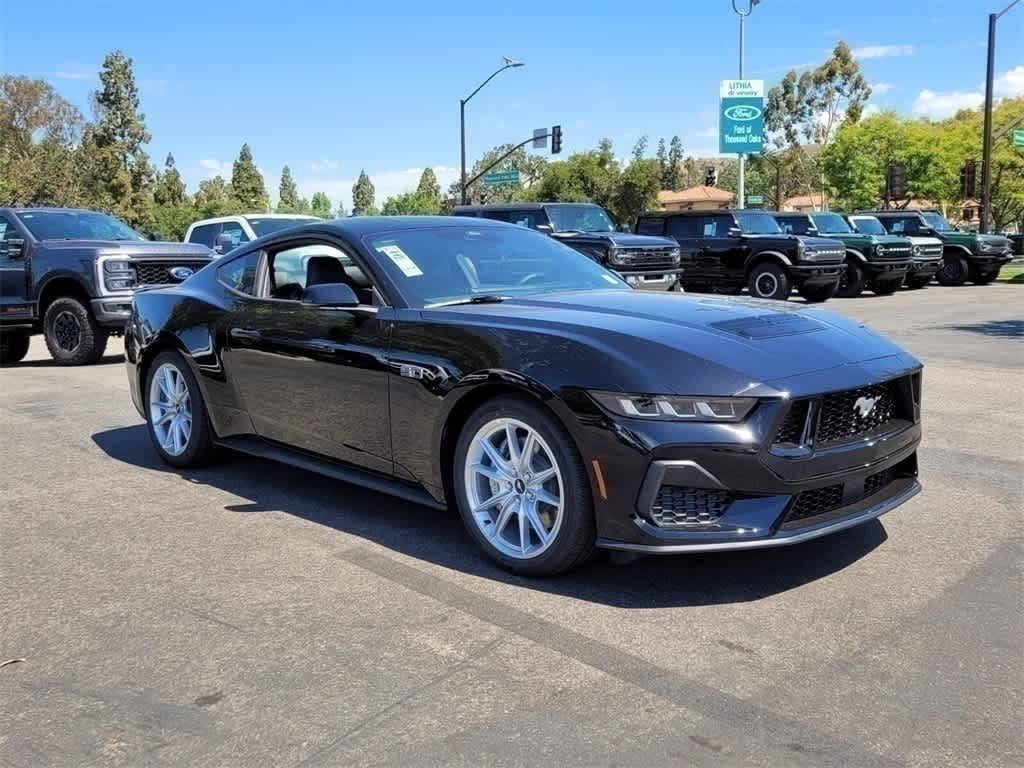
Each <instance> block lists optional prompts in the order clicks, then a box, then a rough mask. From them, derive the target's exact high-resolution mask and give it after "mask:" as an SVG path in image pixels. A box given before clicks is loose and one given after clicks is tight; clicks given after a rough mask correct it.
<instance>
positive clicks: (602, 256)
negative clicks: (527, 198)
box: [452, 203, 682, 291]
mask: <svg viewBox="0 0 1024 768" xmlns="http://www.w3.org/2000/svg"><path fill="white" fill-rule="evenodd" d="M452 215H453V216H476V217H482V218H485V219H496V220H497V221H507V222H509V223H511V224H519V225H520V226H524V227H529V228H530V229H536V230H537V231H538V232H544V233H546V234H548V235H550V236H551V237H553V238H555V239H556V240H558V241H559V242H562V243H565V244H566V245H568V246H571V247H572V248H574V249H576V250H577V251H579V252H580V253H583V254H585V255H587V256H589V257H590V258H592V259H593V260H594V261H596V262H598V263H599V264H603V265H604V266H606V267H608V269H611V270H613V271H614V272H617V273H618V274H619V275H621V276H622V277H623V278H625V280H626V282H628V283H629V284H630V285H632V286H634V287H635V288H643V289H645V290H655V291H671V290H677V289H678V287H679V275H680V273H681V272H682V269H680V267H679V246H678V245H676V243H675V242H673V241H672V240H670V239H668V238H665V237H641V236H638V235H634V234H630V233H629V232H618V231H616V230H615V227H614V225H613V224H612V220H611V218H610V217H609V216H608V214H607V213H606V212H605V210H604V208H602V207H601V206H599V205H595V204H593V203H505V204H494V205H459V206H456V207H455V210H453V211H452ZM627 229H628V227H627Z"/></svg>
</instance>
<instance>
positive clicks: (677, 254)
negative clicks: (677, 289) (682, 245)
mask: <svg viewBox="0 0 1024 768" xmlns="http://www.w3.org/2000/svg"><path fill="white" fill-rule="evenodd" d="M668 255H669V257H670V258H671V259H672V263H673V264H678V263H679V260H680V259H681V258H682V256H683V253H682V251H681V250H680V249H678V248H673V249H672V250H671V251H669V252H668Z"/></svg>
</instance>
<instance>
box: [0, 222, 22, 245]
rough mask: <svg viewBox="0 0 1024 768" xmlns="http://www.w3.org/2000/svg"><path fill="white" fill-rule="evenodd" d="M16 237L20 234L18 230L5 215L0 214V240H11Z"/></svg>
mask: <svg viewBox="0 0 1024 768" xmlns="http://www.w3.org/2000/svg"><path fill="white" fill-rule="evenodd" d="M18 237H21V235H19V234H18V230H16V229H15V228H14V225H13V224H12V223H11V222H10V221H8V220H7V217H6V216H0V240H11V239H12V238H18Z"/></svg>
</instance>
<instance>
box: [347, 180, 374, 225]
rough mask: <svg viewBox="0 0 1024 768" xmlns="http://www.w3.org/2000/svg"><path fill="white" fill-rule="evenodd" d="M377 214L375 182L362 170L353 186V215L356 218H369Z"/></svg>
mask: <svg viewBox="0 0 1024 768" xmlns="http://www.w3.org/2000/svg"><path fill="white" fill-rule="evenodd" d="M376 212H377V208H376V206H375V205H374V189H373V182H372V181H370V177H369V176H367V175H366V171H362V170H361V171H359V178H358V179H356V183H355V184H353V185H352V214H353V215H354V216H369V215H372V214H374V213H376Z"/></svg>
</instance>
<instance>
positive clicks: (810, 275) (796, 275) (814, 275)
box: [789, 261, 843, 285]
mask: <svg viewBox="0 0 1024 768" xmlns="http://www.w3.org/2000/svg"><path fill="white" fill-rule="evenodd" d="M842 272H843V262H841V261H837V262H834V263H825V264H795V265H793V266H791V267H790V268H789V274H790V277H792V278H793V281H794V282H795V283H796V284H797V285H828V284H829V283H835V282H838V281H839V278H840V277H841V276H842Z"/></svg>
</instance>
